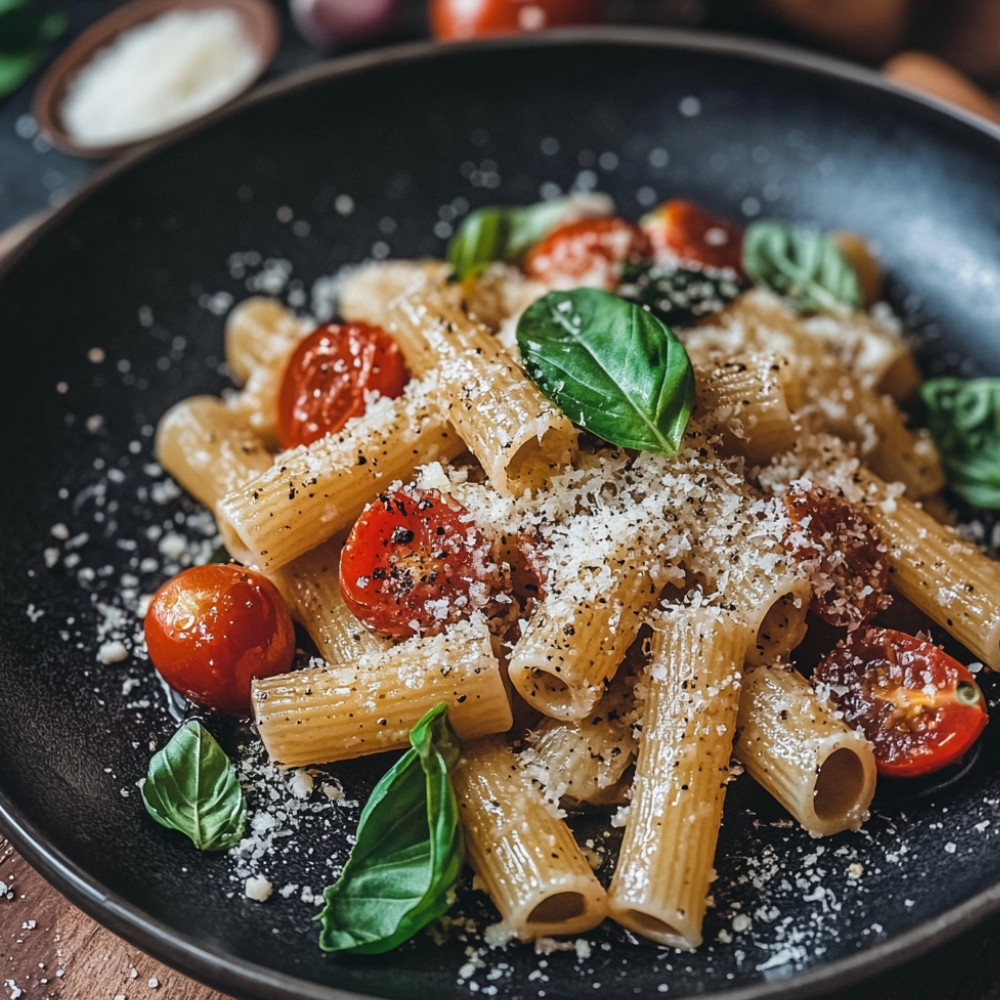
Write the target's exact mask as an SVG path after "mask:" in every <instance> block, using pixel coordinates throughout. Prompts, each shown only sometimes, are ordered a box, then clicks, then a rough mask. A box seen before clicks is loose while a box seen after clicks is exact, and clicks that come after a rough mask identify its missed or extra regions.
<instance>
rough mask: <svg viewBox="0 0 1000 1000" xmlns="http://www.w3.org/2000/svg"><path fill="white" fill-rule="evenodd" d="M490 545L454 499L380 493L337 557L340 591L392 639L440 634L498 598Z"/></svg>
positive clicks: (425, 492) (434, 494) (361, 615)
mask: <svg viewBox="0 0 1000 1000" xmlns="http://www.w3.org/2000/svg"><path fill="white" fill-rule="evenodd" d="M496 572H497V569H496V566H495V565H494V563H493V561H492V559H491V556H490V544H489V542H488V541H487V540H486V539H485V538H484V537H483V534H482V532H481V531H480V530H479V528H477V527H476V525H475V524H474V523H473V522H472V520H471V518H470V517H469V514H468V512H467V511H466V510H465V508H464V507H463V506H462V505H461V504H460V503H458V501H457V500H455V499H454V498H453V497H451V496H449V495H448V494H446V493H439V492H438V491H437V490H422V491H418V490H411V489H402V490H397V491H396V492H395V493H389V494H383V495H382V496H381V497H379V499H378V500H377V501H376V502H375V503H373V504H371V505H369V506H368V507H367V508H365V510H364V511H363V512H362V514H361V516H360V517H359V518H358V520H357V521H356V522H355V524H354V527H353V528H352V529H351V534H350V535H349V536H348V539H347V543H346V544H345V545H344V550H343V552H342V553H341V556H340V589H341V593H342V594H343V597H344V602H345V603H346V604H347V606H348V608H350V610H351V611H352V612H353V613H354V615H355V617H356V618H357V619H358V620H359V621H361V622H364V624H366V625H367V626H369V628H372V629H374V630H375V631H376V632H381V633H383V634H385V635H388V636H391V637H392V638H394V639H405V638H406V637H407V636H411V635H416V634H418V633H419V634H421V635H436V634H437V633H438V632H441V631H442V630H443V629H444V627H445V626H446V625H449V624H450V623H452V622H455V621H459V620H460V619H462V618H467V617H468V616H469V615H470V614H471V613H472V612H473V611H475V610H476V609H477V608H481V607H483V606H484V605H486V604H487V603H488V602H489V600H490V599H491V597H492V596H493V590H494V588H495V583H496Z"/></svg>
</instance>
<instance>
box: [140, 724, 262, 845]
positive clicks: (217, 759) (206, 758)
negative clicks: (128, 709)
mask: <svg viewBox="0 0 1000 1000" xmlns="http://www.w3.org/2000/svg"><path fill="white" fill-rule="evenodd" d="M142 801H143V802H144V803H145V804H146V811H147V812H148V813H149V815H150V816H152V817H153V819H155V820H156V822H157V823H159V824H160V825H161V826H165V827H167V828H168V829H170V830H180V832H181V833H183V834H186V835H187V836H188V837H190V838H191V840H192V842H193V843H194V846H195V847H197V848H199V849H200V850H202V851H222V850H225V849H226V848H227V847H234V846H235V845H236V844H238V843H239V842H240V839H241V838H242V836H243V831H244V829H245V828H246V821H247V800H246V797H245V796H244V795H243V790H242V789H241V788H240V783H239V781H238V780H237V778H236V769H235V768H234V767H233V765H232V763H231V762H230V760H229V758H228V757H227V756H226V754H225V752H224V751H223V749H222V747H220V746H219V744H218V743H216V742H215V739H214V738H213V737H212V734H211V733H210V732H209V731H208V730H207V729H205V727H204V726H202V725H201V724H200V723H198V722H186V723H185V724H184V725H183V726H181V728H180V729H178V730H177V732H176V733H174V735H173V737H172V738H171V740H170V742H169V743H168V744H167V745H166V746H165V747H164V748H163V749H162V750H160V751H159V753H156V754H154V755H153V759H152V760H151V761H150V762H149V774H148V776H147V777H146V781H145V783H144V784H143V786H142Z"/></svg>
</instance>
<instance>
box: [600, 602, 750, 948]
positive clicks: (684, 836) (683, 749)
mask: <svg viewBox="0 0 1000 1000" xmlns="http://www.w3.org/2000/svg"><path fill="white" fill-rule="evenodd" d="M749 639H750V637H749V633H748V632H747V630H746V629H745V628H744V627H743V626H741V625H740V624H739V623H737V622H736V621H735V620H734V619H732V618H731V617H729V616H727V615H725V614H724V613H720V612H718V611H717V610H713V609H702V610H700V611H690V612H688V613H686V614H683V615H678V616H677V617H674V618H666V619H664V621H663V622H662V624H659V625H657V626H656V630H655V631H654V634H653V639H652V642H651V650H650V661H649V666H648V668H647V673H646V693H645V702H644V705H643V717H642V731H641V734H640V737H639V759H638V761H637V763H636V769H635V781H634V782H633V785H632V805H631V808H630V811H629V818H628V822H627V825H626V827H625V837H624V840H623V841H622V846H621V851H620V853H619V856H618V865H617V867H616V868H615V873H614V877H613V878H612V881H611V887H610V889H609V890H608V906H609V910H610V914H611V916H612V917H614V919H615V920H617V921H618V922H619V923H620V924H622V925H623V926H625V927H628V928H630V929H631V930H634V931H636V932H637V933H639V934H642V935H643V936H644V937H648V938H652V939H653V940H654V941H657V942H659V943H660V944H666V945H672V946H673V947H675V948H696V947H697V946H698V945H699V944H700V943H701V922H702V918H703V917H704V914H705V907H706V899H707V896H708V887H709V884H710V882H711V880H712V871H713V869H712V863H713V858H714V854H715V844H716V841H717V839H718V832H719V822H720V820H721V818H722V802H723V798H724V796H725V790H726V783H727V781H728V779H729V757H730V752H731V749H732V742H733V733H734V730H735V725H736V713H737V709H738V706H739V692H740V670H741V666H742V663H743V657H744V654H745V652H746V648H747V645H748V644H749Z"/></svg>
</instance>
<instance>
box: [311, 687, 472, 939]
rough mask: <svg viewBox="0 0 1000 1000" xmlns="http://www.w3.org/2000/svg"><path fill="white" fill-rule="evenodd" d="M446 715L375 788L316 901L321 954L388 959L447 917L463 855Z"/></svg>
mask: <svg viewBox="0 0 1000 1000" xmlns="http://www.w3.org/2000/svg"><path fill="white" fill-rule="evenodd" d="M447 715H448V706H447V704H444V703H442V704H440V705H437V706H435V707H434V708H432V709H431V710H430V711H429V712H428V713H427V714H426V715H425V716H424V717H423V718H422V719H421V720H420V721H419V722H418V723H417V724H416V725H415V726H414V727H413V731H412V732H411V733H410V744H411V749H410V750H407V752H406V753H405V754H404V755H403V756H402V757H401V758H400V759H399V760H398V761H397V762H396V765H395V766H394V767H393V768H392V769H391V770H390V771H389V772H388V773H387V774H386V775H385V776H384V777H383V778H382V780H381V781H379V783H378V784H377V785H376V786H375V790H374V791H373V792H372V795H371V798H370V799H369V800H368V804H367V805H366V806H365V808H364V811H363V812H362V813H361V819H360V821H359V823H358V832H357V840H356V842H355V844H354V847H353V848H352V850H351V855H350V857H349V858H348V859H347V864H346V865H345V866H344V870H343V872H342V873H341V876H340V878H339V879H338V881H337V882H335V883H334V884H333V885H331V886H328V887H327V889H326V890H325V891H324V893H323V896H324V899H325V900H326V906H325V907H324V908H323V910H322V911H321V913H320V915H319V920H320V921H321V922H322V925H323V929H322V933H321V934H320V939H319V944H320V947H321V948H322V949H323V950H324V951H350V952H355V953H357V954H363V955H372V954H379V953H381V952H384V951H389V950H390V949H391V948H395V947H396V946H397V945H399V944H402V942H403V941H406V940H407V939H408V938H411V937H413V935H414V934H416V933H417V931H419V930H420V929H421V928H422V927H425V926H426V925H427V924H429V923H430V922H431V921H432V920H434V919H435V918H436V917H439V916H441V915H442V914H443V913H444V912H445V911H446V910H447V909H448V907H449V905H450V903H449V898H448V897H449V893H450V890H451V888H452V886H454V884H455V882H456V881H457V880H458V876H459V874H460V872H461V870H462V862H463V857H464V849H463V841H462V828H461V826H460V825H459V821H458V803H457V802H456V801H455V793H454V791H453V790H452V787H451V779H450V778H449V771H451V769H452V768H453V767H454V766H455V765H456V764H457V763H458V759H459V752H460V751H459V746H458V741H457V740H456V738H455V734H454V733H453V732H452V730H451V727H450V726H449V725H448V719H447Z"/></svg>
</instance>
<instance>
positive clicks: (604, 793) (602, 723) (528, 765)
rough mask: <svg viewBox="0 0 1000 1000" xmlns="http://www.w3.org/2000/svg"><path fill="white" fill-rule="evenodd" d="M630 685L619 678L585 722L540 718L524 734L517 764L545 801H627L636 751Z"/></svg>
mask: <svg viewBox="0 0 1000 1000" xmlns="http://www.w3.org/2000/svg"><path fill="white" fill-rule="evenodd" d="M631 681H632V678H623V677H622V674H621V673H619V674H618V675H617V676H616V677H615V679H614V682H613V683H612V685H611V687H610V689H609V690H608V692H607V694H605V695H604V697H603V698H602V699H601V700H600V701H599V702H598V703H597V705H596V706H595V707H594V710H593V711H592V712H591V713H590V715H588V716H587V717H586V718H584V719H578V720H571V721H565V720H562V719H553V718H551V717H547V718H543V719H542V720H541V722H539V723H538V724H537V725H536V726H535V727H534V728H533V729H532V730H531V731H530V732H529V733H528V736H527V743H528V746H527V748H526V749H524V750H522V751H521V754H520V756H519V758H518V759H519V761H520V763H521V766H522V767H523V768H524V769H525V770H526V772H527V773H528V774H529V776H530V777H531V778H532V779H533V780H535V781H538V782H539V783H540V784H541V785H542V787H543V788H544V789H545V790H546V793H547V794H548V795H549V796H551V797H553V798H555V799H556V800H559V801H561V802H565V803H567V804H569V805H581V804H586V805H611V804H622V803H624V802H625V801H626V799H627V796H628V784H627V782H626V780H625V779H626V777H627V774H628V771H629V768H630V767H631V765H632V761H633V760H634V759H635V754H636V749H637V743H636V739H635V736H634V735H633V732H632V730H633V726H634V718H633V716H634V714H635V713H634V710H633V706H632V684H631Z"/></svg>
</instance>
